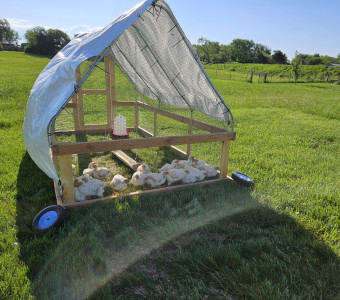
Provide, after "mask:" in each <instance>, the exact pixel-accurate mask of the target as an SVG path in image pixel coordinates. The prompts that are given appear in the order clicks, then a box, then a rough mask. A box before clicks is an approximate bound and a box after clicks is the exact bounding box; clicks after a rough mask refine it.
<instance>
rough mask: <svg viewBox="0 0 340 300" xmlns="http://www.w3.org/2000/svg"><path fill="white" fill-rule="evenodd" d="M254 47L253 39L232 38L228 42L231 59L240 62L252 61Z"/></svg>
mask: <svg viewBox="0 0 340 300" xmlns="http://www.w3.org/2000/svg"><path fill="white" fill-rule="evenodd" d="M254 49H255V43H254V41H252V40H246V39H234V40H233V41H232V42H231V43H230V51H231V59H232V60H233V61H238V62H240V63H250V62H253V59H254Z"/></svg>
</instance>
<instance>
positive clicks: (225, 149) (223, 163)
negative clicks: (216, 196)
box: [220, 141, 230, 178]
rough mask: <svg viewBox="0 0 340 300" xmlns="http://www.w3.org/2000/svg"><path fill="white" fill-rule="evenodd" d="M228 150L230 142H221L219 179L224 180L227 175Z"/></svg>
mask: <svg viewBox="0 0 340 300" xmlns="http://www.w3.org/2000/svg"><path fill="white" fill-rule="evenodd" d="M229 148H230V141H223V142H222V150H221V167H220V178H226V177H227V175H228V159H229Z"/></svg>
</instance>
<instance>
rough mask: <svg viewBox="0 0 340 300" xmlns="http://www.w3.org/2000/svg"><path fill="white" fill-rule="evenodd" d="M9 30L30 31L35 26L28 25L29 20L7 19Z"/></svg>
mask: <svg viewBox="0 0 340 300" xmlns="http://www.w3.org/2000/svg"><path fill="white" fill-rule="evenodd" d="M7 21H8V22H9V24H10V25H11V28H14V29H30V28H32V27H34V26H36V25H33V24H29V20H17V19H7Z"/></svg>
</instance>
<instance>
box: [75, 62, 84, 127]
mask: <svg viewBox="0 0 340 300" xmlns="http://www.w3.org/2000/svg"><path fill="white" fill-rule="evenodd" d="M81 80H82V78H81V73H80V65H79V66H78V67H77V70H76V82H77V83H78V84H79V83H80V82H81ZM75 96H76V97H77V98H76V101H75V102H76V103H77V109H75V110H74V111H76V113H74V112H73V113H74V116H75V117H74V120H75V122H77V126H76V125H75V129H81V128H82V127H83V126H84V125H85V121H84V103H83V89H82V88H81V87H80V89H79V92H78V93H77V94H75Z"/></svg>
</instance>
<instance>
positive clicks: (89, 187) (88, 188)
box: [79, 179, 106, 197]
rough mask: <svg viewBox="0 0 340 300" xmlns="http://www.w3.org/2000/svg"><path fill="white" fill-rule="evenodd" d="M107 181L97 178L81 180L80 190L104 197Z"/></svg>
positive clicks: (91, 195)
mask: <svg viewBox="0 0 340 300" xmlns="http://www.w3.org/2000/svg"><path fill="white" fill-rule="evenodd" d="M105 186H106V183H105V182H102V181H100V180H97V179H93V180H89V181H88V182H85V181H82V180H80V185H79V191H80V192H82V193H83V194H84V195H85V196H90V197H103V194H104V187H105Z"/></svg>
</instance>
